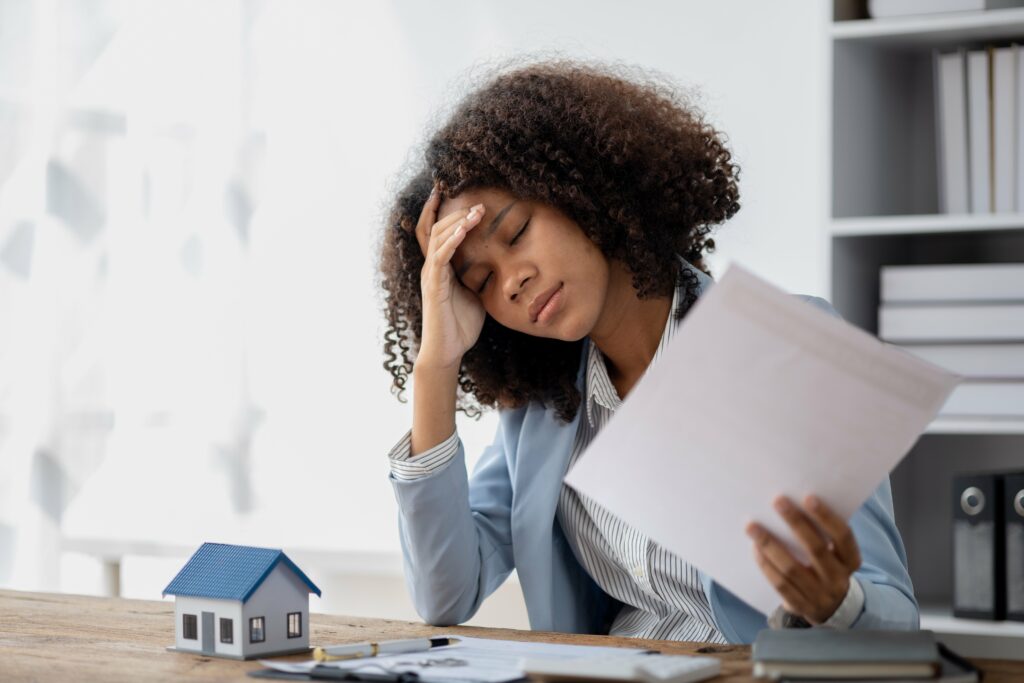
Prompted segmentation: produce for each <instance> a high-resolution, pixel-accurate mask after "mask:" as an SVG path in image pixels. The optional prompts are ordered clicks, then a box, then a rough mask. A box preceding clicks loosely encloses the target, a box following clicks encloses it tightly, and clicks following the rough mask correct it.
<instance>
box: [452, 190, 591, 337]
mask: <svg viewBox="0 0 1024 683" xmlns="http://www.w3.org/2000/svg"><path fill="white" fill-rule="evenodd" d="M478 203H482V204H483V205H484V214H483V217H482V218H481V219H480V220H479V222H478V223H477V225H476V226H475V227H474V228H473V229H472V230H470V231H469V233H468V234H467V235H466V238H465V240H464V241H463V242H462V244H460V245H459V248H458V249H457V250H456V251H455V255H454V256H453V257H452V266H453V267H454V268H455V273H456V275H457V276H458V278H459V281H460V282H462V284H463V285H465V286H466V288H467V289H469V290H470V291H471V292H473V293H475V294H476V296H477V297H479V299H480V301H481V302H482V303H483V306H484V309H485V310H486V311H487V313H488V314H489V315H490V316H491V317H492V318H494V319H495V320H497V321H498V322H499V323H501V324H502V325H504V326H505V327H508V328H510V329H513V330H517V331H519V332H525V333H526V334H530V335H533V336H536V337H551V338H554V339H563V340H565V341H576V340H578V339H582V338H583V337H585V336H586V335H587V334H589V333H590V331H591V330H592V329H593V328H594V325H595V324H596V322H597V320H598V317H599V316H600V314H601V311H602V308H603V307H604V302H605V297H606V295H607V291H608V281H609V264H608V260H607V258H605V256H604V254H602V253H601V251H600V250H599V249H598V248H597V247H596V246H595V245H594V243H593V242H591V241H590V239H589V238H588V237H587V236H586V235H584V234H583V230H581V229H580V227H579V225H577V224H576V223H575V222H574V221H573V220H571V219H570V218H569V217H568V216H566V215H565V214H564V213H562V212H561V211H559V210H558V209H556V208H555V207H553V206H550V205H548V204H543V203H539V202H533V201H526V200H521V199H518V198H517V197H515V196H514V195H512V194H509V193H508V192H507V191H504V190H498V189H491V188H477V189H473V190H466V191H464V192H462V193H461V194H459V196H457V197H454V198H451V199H445V200H443V201H442V202H441V205H440V207H438V214H437V216H438V220H440V219H442V218H444V217H445V216H447V215H448V214H449V213H451V212H452V211H457V210H459V209H468V208H469V207H471V206H474V205H476V204H478Z"/></svg>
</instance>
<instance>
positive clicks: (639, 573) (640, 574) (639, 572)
mask: <svg viewBox="0 0 1024 683" xmlns="http://www.w3.org/2000/svg"><path fill="white" fill-rule="evenodd" d="M633 576H635V577H637V578H638V579H642V578H644V568H643V565H639V564H638V565H637V566H635V567H633Z"/></svg>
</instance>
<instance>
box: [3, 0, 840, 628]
mask: <svg viewBox="0 0 1024 683" xmlns="http://www.w3.org/2000/svg"><path fill="white" fill-rule="evenodd" d="M254 6H255V5H254ZM161 7H163V8H164V9H163V11H165V12H169V11H175V10H174V9H173V8H174V7H175V5H164V6H161ZM197 8H198V6H193V7H192V8H191V9H189V10H183V11H191V12H193V13H194V15H195V19H194V21H195V24H196V25H197V26H201V25H202V23H203V21H205V20H204V19H203V16H204V13H203V12H202V11H199V10H198V9H197ZM829 12H830V7H829V3H825V2H814V1H810V0H785V1H783V0H778V1H776V2H771V3H766V2H762V1H760V0H688V1H685V2H678V1H668V0H665V1H659V2H653V1H648V2H634V3H625V2H611V1H602V2H595V1H593V0H586V1H584V0H560V1H559V2H547V1H544V2H540V1H537V0H520V1H519V2H516V3H503V2H496V1H493V2H475V1H470V0H464V1H455V0H433V1H432V2H429V3H420V2H411V1H407V2H344V3H340V2H308V3H302V4H301V6H297V5H296V4H295V3H292V2H280V1H279V2H269V3H267V4H266V6H265V7H263V9H262V11H261V12H259V13H258V15H257V16H256V18H255V20H254V22H255V23H254V24H253V36H254V45H253V52H252V55H253V59H254V69H253V71H252V72H251V73H250V78H251V80H250V81H249V83H248V86H247V87H248V88H249V90H247V91H246V92H247V94H248V97H250V98H251V115H250V121H249V125H251V126H252V127H253V128H254V129H258V130H262V131H265V132H266V134H267V155H266V160H265V166H264V169H265V172H264V174H263V176H262V178H261V183H260V185H261V187H262V191H261V199H260V204H259V206H258V209H257V213H256V214H255V215H254V217H253V222H252V225H251V241H250V245H249V249H248V253H247V257H246V258H247V259H248V260H247V263H246V264H245V268H244V282H245V287H246V289H245V298H244V301H242V302H241V310H242V311H243V312H244V315H242V319H243V320H244V326H243V327H244V330H245V333H246V335H247V345H246V353H247V357H246V363H247V367H248V368H249V379H248V385H247V387H246V389H247V391H249V392H250V393H249V395H250V396H251V400H252V402H253V405H255V406H256V407H257V408H258V410H259V414H260V415H261V416H262V417H261V418H260V420H259V424H258V427H257V428H256V430H255V432H254V436H253V440H252V443H251V447H252V452H251V458H250V460H249V461H248V470H247V471H248V472H250V473H251V477H252V479H251V486H252V495H253V500H254V504H255V506H256V509H257V510H259V511H262V512H263V513H266V514H265V515H264V516H263V517H262V519H265V520H274V519H279V520H280V522H274V521H270V522H268V523H267V524H266V525H265V526H264V527H262V528H263V530H264V532H265V533H264V534H263V536H262V538H263V539H264V540H265V542H266V544H268V545H284V546H287V545H293V546H294V545H301V544H306V545H311V544H315V545H317V546H319V547H323V548H324V549H335V550H339V551H344V550H375V551H383V552H397V551H398V548H399V545H398V534H397V527H396V509H395V503H394V497H393V495H392V492H391V489H390V486H389V484H388V482H387V480H386V475H387V466H386V462H385V453H386V451H387V450H388V449H389V448H390V447H391V445H392V444H393V443H394V442H396V441H397V440H398V439H399V437H400V436H401V435H402V433H403V432H404V431H405V430H406V429H407V428H408V426H409V424H410V420H411V409H410V405H409V404H399V403H398V402H396V401H395V399H394V398H393V397H392V396H391V395H390V393H389V389H388V386H389V379H390V377H389V375H387V374H386V373H385V372H384V371H383V369H382V367H381V364H382V355H381V350H380V349H381V346H380V338H381V333H382V331H383V322H382V317H381V315H380V309H379V303H378V296H379V295H378V292H377V291H376V290H375V289H374V287H373V282H374V276H375V272H374V263H375V247H376V243H377V234H378V229H379V218H380V216H381V211H382V209H383V208H384V206H385V204H386V203H387V201H388V198H389V193H390V191H391V190H392V189H393V186H392V185H391V183H392V180H393V178H394V176H395V174H396V172H397V171H398V170H400V169H401V168H403V167H404V166H405V165H406V164H408V163H409V157H408V155H409V150H410V147H411V146H412V145H413V144H416V143H418V142H420V141H421V140H422V135H423V133H424V132H425V131H427V130H428V129H429V126H430V125H431V116H432V114H433V112H435V111H437V109H438V108H439V107H440V106H442V105H444V104H445V102H447V101H449V100H450V98H453V97H457V96H458V95H459V91H458V87H459V86H460V84H461V83H464V82H465V79H466V78H467V77H468V76H473V75H476V74H477V73H478V72H479V71H480V69H481V67H482V66H485V65H487V64H488V63H490V62H492V61H497V60H501V59H504V58H505V57H508V56H511V55H513V54H519V53H523V52H534V51H538V50H543V51H552V50H554V51H557V52H558V54H559V55H561V56H579V57H585V58H598V59H604V60H615V61H621V62H625V63H629V64H636V65H641V66H646V67H650V68H652V69H655V70H659V71H661V72H664V73H666V74H668V75H669V76H671V77H672V78H674V79H675V80H677V81H678V82H680V83H681V84H683V85H684V86H688V87H689V86H693V87H695V88H697V89H698V90H699V92H700V93H701V98H700V99H699V100H698V102H699V103H700V104H701V105H702V107H703V109H704V110H705V112H706V113H707V115H708V118H709V121H710V122H712V123H713V124H714V125H715V126H716V127H718V128H719V129H720V130H722V131H724V132H725V133H726V134H727V136H728V140H729V144H730V146H731V148H732V149H733V151H734V153H735V160H736V161H737V162H738V163H739V164H740V166H741V167H742V174H741V180H740V187H741V200H740V201H741V203H742V205H743V208H742V209H741V211H740V212H739V214H738V215H737V216H736V217H735V218H734V219H733V220H732V221H730V222H729V223H728V224H727V225H725V226H724V227H723V228H721V229H720V233H719V234H718V235H717V236H716V237H715V239H716V242H717V243H718V247H719V248H718V252H717V254H716V255H714V256H713V257H712V258H711V263H712V265H713V268H714V271H715V275H716V276H720V275H721V274H722V272H724V269H725V267H726V266H727V264H728V263H730V262H731V261H739V262H742V263H744V264H745V265H747V266H748V267H750V268H752V269H753V270H754V271H755V272H758V273H759V274H761V275H763V276H765V277H767V278H768V279H770V280H772V281H773V282H775V283H777V284H778V285H780V286H781V287H783V288H785V289H787V290H790V291H793V292H800V293H807V294H817V295H824V294H826V293H827V291H828V288H827V283H826V280H825V274H826V272H827V267H826V263H825V262H824V260H823V259H824V255H825V253H826V252H825V241H824V238H823V225H824V221H825V217H826V206H827V186H826V177H827V174H826V169H825V162H824V160H825V158H826V156H825V152H826V149H825V144H826V120H825V115H826V111H827V108H826V106H827V96H826V90H825V84H826V74H827V71H826V70H827V69H828V68H829V67H828V64H829V55H828V52H827V47H828V43H827V39H826V30H827V22H828V21H829ZM233 39H234V37H225V38H224V45H225V47H224V49H225V51H230V50H233V49H234V43H232V40H233ZM213 73H214V76H210V78H214V79H215V78H223V76H217V75H216V74H218V73H220V72H218V71H214V72H213ZM195 77H196V78H197V79H200V78H203V74H202V73H201V72H197V73H196V75H195ZM182 82H183V83H184V84H185V85H181V84H179V85H176V86H174V87H177V88H187V87H188V85H187V84H188V82H189V81H188V79H185V80H184V81H182ZM213 85H214V86H215V85H216V84H215V83H214V84H213ZM168 87H171V86H170V85H169V86H168ZM196 92H197V93H205V92H209V93H215V92H217V88H216V87H213V86H211V87H208V88H206V89H205V90H204V89H202V88H197V90H196ZM184 94H185V95H187V94H188V93H187V92H185V93H184ZM168 99H171V100H176V97H171V96H170V95H169V96H168ZM162 305H164V306H167V305H173V302H170V303H168V302H163V303H162ZM0 326H2V321H0ZM0 379H2V378H0ZM190 381H192V380H190ZM202 381H203V380H202V376H198V378H197V379H196V380H195V386H194V389H193V391H194V394H195V396H196V397H197V398H198V397H202V396H203V395H204V393H208V388H207V387H205V386H203V385H202ZM243 417H244V419H248V417H245V416H244V415H243ZM229 418H230V419H234V417H232V416H229ZM239 419H242V418H239ZM494 424H495V419H494V416H488V417H487V418H485V419H483V420H481V421H480V422H472V421H467V420H464V419H462V418H461V417H460V421H459V429H460V433H461V434H462V437H463V440H464V441H465V443H466V448H467V455H468V456H469V461H470V465H472V463H473V462H475V459H476V456H477V454H478V453H479V452H480V451H481V450H482V448H483V447H484V445H485V444H486V443H488V442H489V441H490V438H491V435H492V433H493V429H494ZM186 428H187V426H186ZM151 434H159V436H158V438H154V437H150V441H149V442H147V443H148V445H152V448H153V449H161V448H163V449H164V450H163V451H160V453H161V455H160V456H159V458H156V456H153V455H152V453H153V452H156V451H153V450H151V449H149V448H145V449H140V448H139V447H138V444H137V442H132V443H131V444H129V445H126V446H124V447H123V448H122V449H121V450H119V451H116V452H114V451H112V452H111V453H109V454H108V455H107V456H106V458H105V459H104V461H103V463H102V464H101V465H100V466H99V467H98V468H97V471H96V473H95V474H94V475H92V477H91V478H90V479H89V481H87V482H86V483H85V485H84V486H83V488H82V490H81V492H79V493H78V494H77V495H76V496H75V499H74V500H73V501H72V502H71V504H70V507H69V508H68V510H67V512H66V514H65V515H64V517H63V519H62V520H61V522H60V525H61V528H62V530H63V531H64V532H65V533H70V534H72V535H74V536H76V537H79V538H91V537H111V536H113V537H118V536H119V535H120V536H138V535H141V534H146V533H149V534H150V536H151V537H152V540H155V541H158V540H159V537H160V536H161V535H167V536H171V535H173V536H175V540H177V541H180V542H186V543H194V544H195V545H196V546H198V544H199V543H201V542H202V541H205V540H220V541H226V542H239V541H237V539H234V538H224V537H220V538H209V537H208V534H210V533H211V532H210V527H209V524H213V523H214V522H215V521H216V519H215V518H218V517H223V516H224V515H225V514H227V513H226V512H225V510H226V509H228V508H229V507H230V506H227V504H226V503H225V500H227V499H228V498H229V497H230V496H229V492H228V491H227V488H226V487H227V485H228V484H227V483H225V482H226V481H227V480H225V479H223V478H222V477H221V475H220V470H209V472H213V474H209V473H208V474H201V472H203V470H198V469H196V468H197V467H198V466H197V465H194V464H188V466H187V467H186V466H181V465H180V464H179V462H180V461H179V458H185V460H184V462H185V463H194V462H197V461H200V460H202V459H203V458H206V459H209V460H210V461H214V460H216V457H218V456H217V454H216V453H212V454H209V455H205V454H204V455H201V457H196V455H195V453H196V451H195V448H194V445H193V444H192V442H191V441H189V440H188V439H177V438H165V437H164V436H163V432H159V433H157V432H151ZM170 436H171V437H173V435H170ZM167 444H173V446H168V445H167ZM164 451H166V453H164ZM186 456H187V457H186ZM147 458H149V459H147ZM189 458H192V459H191V460H190V459H189ZM197 472H200V474H197ZM218 477H221V478H218ZM195 481H201V482H203V483H204V486H205V487H206V488H205V489H204V493H203V494H202V495H201V496H199V495H197V496H195V497H194V502H195V507H196V509H197V512H196V515H195V517H194V518H192V517H188V520H189V521H187V522H186V521H184V518H178V517H175V515H181V514H185V513H183V512H182V510H181V507H180V506H179V505H178V502H179V501H180V496H179V495H178V493H177V492H179V491H185V490H194V482H195ZM218 487H220V488H218ZM26 505H28V503H26ZM126 511H130V512H131V514H125V512H126ZM168 511H174V512H173V514H168ZM2 522H3V520H0V523H2ZM157 528H159V529H161V530H163V531H161V532H160V533H156V532H155V531H152V530H153V529H157ZM215 528H217V529H221V528H223V527H222V526H216V527H215ZM0 532H4V533H6V534H8V535H11V534H14V537H15V538H17V534H18V531H17V530H15V531H14V532H11V531H10V530H9V529H8V530H5V527H3V526H0ZM22 538H23V537H22ZM253 538H259V534H256V536H247V540H251V539H253ZM0 540H3V539H2V538H0ZM9 547H19V546H18V543H17V541H15V542H14V543H11V544H10V545H9ZM26 552H28V551H26ZM172 575H173V574H172ZM9 576H14V577H16V578H8V580H7V582H6V583H7V584H8V585H15V586H17V587H35V588H44V589H53V588H56V587H57V586H56V585H55V584H54V581H53V580H49V581H48V582H47V583H46V584H45V585H43V584H38V583H34V579H32V578H30V577H34V576H37V574H36V573H33V572H28V571H22V572H20V573H19V572H14V573H13V574H10V575H9ZM17 577H20V578H17ZM169 578H170V577H169V576H165V575H164V574H162V573H158V574H154V575H151V576H142V577H140V578H135V577H127V576H126V577H123V580H124V583H125V584H126V585H128V584H131V585H135V586H138V587H140V589H139V590H140V593H139V594H140V596H149V597H157V596H158V595H159V591H160V589H162V588H163V586H164V585H166V582H167V581H168V580H169ZM0 580H2V577H0ZM382 581H385V582H389V583H388V585H387V587H385V586H379V590H380V593H379V596H380V603H381V604H383V603H384V602H386V601H387V600H393V597H394V596H395V595H402V594H404V590H405V589H404V585H403V584H402V583H401V581H400V579H396V578H394V577H392V578H391V579H382ZM69 582H72V583H73V582H74V577H73V576H70V577H69V576H63V577H61V579H60V585H68V583H69ZM372 583H373V582H372V581H369V582H367V585H370V584H372ZM322 587H324V589H325V598H327V597H328V593H327V591H328V587H327V586H323V585H322ZM372 596H373V593H372V592H369V593H363V594H362V597H363V599H364V602H363V603H362V604H364V605H372V604H374V598H373V597H372ZM355 599H356V598H355V597H353V598H352V600H353V602H352V603H349V604H351V605H353V606H354V605H355V602H354V601H355ZM512 602H514V601H512ZM331 609H332V610H335V609H336V610H338V611H342V612H344V611H348V610H349V606H348V605H347V604H344V603H335V602H333V601H332V602H331ZM359 609H360V611H364V608H363V607H360V608H359ZM369 609H370V608H369V607H366V608H365V610H369ZM516 609H517V608H516V607H514V606H513V607H510V608H509V610H510V611H509V612H508V615H509V616H508V620H509V621H508V622H507V623H516V624H522V623H524V621H523V617H522V613H521V611H520V612H515V610H516ZM495 618H496V620H497V621H499V622H500V621H501V619H502V617H501V616H500V615H498V616H497V617H495ZM492 623H493V622H492ZM237 633H238V635H237V636H236V637H238V638H240V637H242V636H243V635H244V629H243V628H242V627H241V625H239V627H238V629H237Z"/></svg>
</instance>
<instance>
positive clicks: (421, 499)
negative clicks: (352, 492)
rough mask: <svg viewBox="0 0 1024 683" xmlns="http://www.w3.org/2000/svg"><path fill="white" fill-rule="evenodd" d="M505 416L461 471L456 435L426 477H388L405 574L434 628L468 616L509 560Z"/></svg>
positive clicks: (419, 609) (497, 580)
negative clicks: (468, 468)
mask: <svg viewBox="0 0 1024 683" xmlns="http://www.w3.org/2000/svg"><path fill="white" fill-rule="evenodd" d="M509 417H510V416H508V415H505V414H503V415H502V419H501V422H500V423H499V425H498V430H497V433H496V435H495V438H494V442H493V443H492V444H491V445H490V446H489V447H488V448H487V449H485V450H484V452H483V454H482V455H481V457H480V459H479V461H478V462H477V465H476V467H475V469H474V471H473V476H472V479H470V478H469V477H467V474H466V467H465V451H464V449H463V445H462V441H461V440H460V439H459V438H458V435H457V434H454V435H453V436H454V439H455V451H454V454H453V455H452V457H451V458H450V459H449V460H448V461H447V462H444V463H442V464H440V466H439V467H436V468H435V469H433V470H432V471H431V472H430V473H429V474H427V475H426V476H420V477H418V478H414V479H400V478H398V477H396V476H395V474H394V473H392V474H391V475H389V478H390V480H391V484H392V487H393V488H394V492H395V498H396V500H397V501H398V510H399V514H398V525H399V533H400V540H401V545H402V555H403V562H404V567H405V580H406V585H407V586H408V588H409V592H410V594H411V596H412V600H413V604H414V605H415V607H416V611H417V613H419V615H420V617H422V618H423V620H424V621H425V622H427V623H428V624H431V625H434V626H450V625H453V624H459V623H462V622H464V621H466V620H468V619H470V618H471V617H472V616H473V615H474V614H476V611H477V610H478V609H479V607H480V604H481V603H482V602H483V601H484V599H485V598H486V597H487V596H488V595H490V594H491V593H493V592H494V591H495V590H496V589H497V588H498V586H500V585H501V584H502V583H503V582H504V581H505V579H506V578H507V577H508V575H509V574H510V573H511V572H512V568H513V566H514V561H513V556H512V528H511V509H512V484H511V480H510V478H509V471H508V465H507V462H506V459H505V452H506V446H505V439H506V430H507V429H508V427H507V426H506V422H509V419H508V418H509Z"/></svg>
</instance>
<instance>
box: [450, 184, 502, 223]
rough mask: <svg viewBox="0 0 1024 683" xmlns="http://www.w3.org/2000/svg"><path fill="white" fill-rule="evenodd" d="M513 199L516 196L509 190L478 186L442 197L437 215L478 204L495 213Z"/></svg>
mask: <svg viewBox="0 0 1024 683" xmlns="http://www.w3.org/2000/svg"><path fill="white" fill-rule="evenodd" d="M513 199H515V196H514V195H513V194H512V193H511V192H509V191H507V190H502V189H498V188H480V187H477V188H473V189H470V190H465V191H464V192H460V193H459V194H458V196H455V197H450V198H445V199H442V200H441V204H440V206H438V208H437V217H438V218H444V217H445V216H447V215H448V214H450V213H451V212H453V211H459V210H460V209H468V208H469V207H471V206H475V205H476V204H483V205H484V208H486V209H487V211H488V212H489V213H492V214H493V213H494V212H495V211H497V210H498V209H500V208H502V207H503V206H505V205H506V204H508V203H509V202H511V201H512V200H513Z"/></svg>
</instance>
